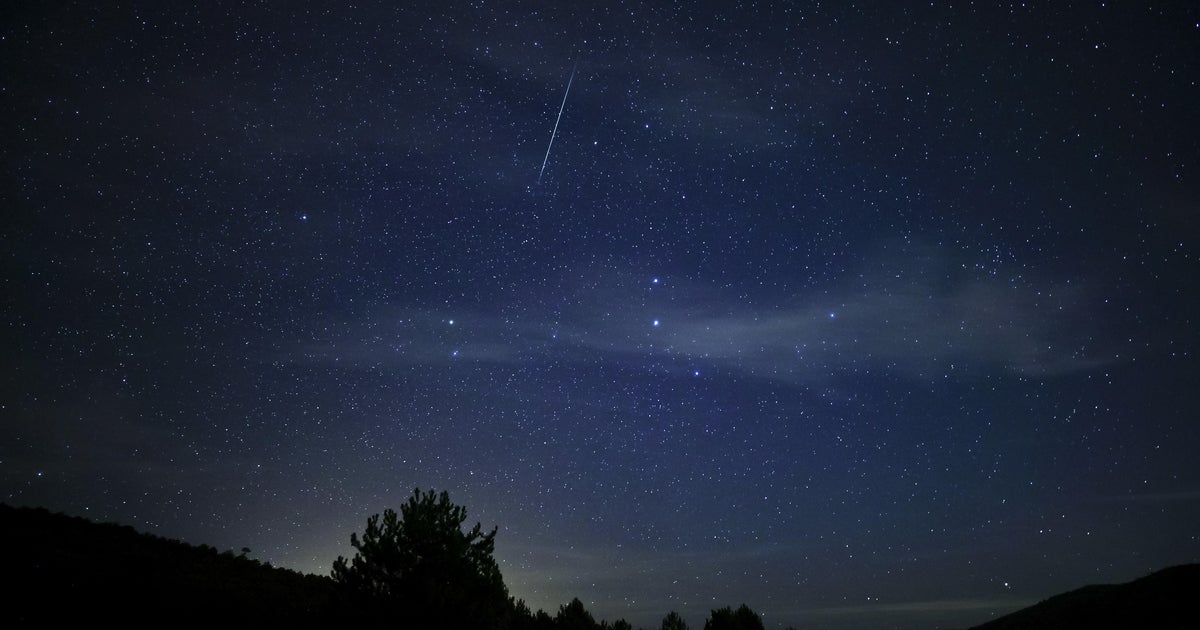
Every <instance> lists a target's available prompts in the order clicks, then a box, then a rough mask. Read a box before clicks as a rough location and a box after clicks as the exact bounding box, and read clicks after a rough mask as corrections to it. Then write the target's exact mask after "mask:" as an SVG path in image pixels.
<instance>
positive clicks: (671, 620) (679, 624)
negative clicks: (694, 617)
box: [661, 610, 689, 630]
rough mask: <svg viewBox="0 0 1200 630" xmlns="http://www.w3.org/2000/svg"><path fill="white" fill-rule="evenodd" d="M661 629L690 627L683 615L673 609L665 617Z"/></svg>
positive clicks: (685, 629)
mask: <svg viewBox="0 0 1200 630" xmlns="http://www.w3.org/2000/svg"><path fill="white" fill-rule="evenodd" d="M661 630H689V628H688V625H687V622H685V621H684V620H683V617H680V616H679V613H677V612H675V611H674V610H672V611H671V612H669V613H667V616H666V617H663V620H662V627H661Z"/></svg>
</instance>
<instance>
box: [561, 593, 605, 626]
mask: <svg viewBox="0 0 1200 630" xmlns="http://www.w3.org/2000/svg"><path fill="white" fill-rule="evenodd" d="M554 626H555V627H556V628H558V630H596V629H598V628H599V627H600V624H598V623H596V618H595V617H593V616H592V613H590V612H588V610H587V608H584V606H583V602H581V601H579V598H578V597H576V598H573V599H572V600H571V601H570V603H567V604H564V605H562V606H560V607H559V609H558V615H557V616H555V617H554Z"/></svg>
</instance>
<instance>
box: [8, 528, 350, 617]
mask: <svg viewBox="0 0 1200 630" xmlns="http://www.w3.org/2000/svg"><path fill="white" fill-rule="evenodd" d="M0 540H3V544H4V546H5V549H4V557H5V558H6V560H7V562H6V564H7V567H6V568H7V569H8V570H9V575H10V584H11V586H10V587H9V590H8V592H7V593H6V595H7V597H6V598H5V599H6V601H7V602H8V604H7V605H6V606H5V609H6V611H5V619H4V623H3V625H5V626H8V627H34V626H41V627H45V626H50V625H56V624H54V623H53V622H64V621H81V622H82V621H101V620H111V621H118V622H120V623H123V624H127V625H129V624H132V625H137V626H142V625H150V624H155V625H160V624H164V623H168V624H176V623H184V624H187V625H194V624H197V623H223V624H230V623H232V624H235V625H239V626H241V625H248V624H265V625H269V626H274V627H280V626H283V625H285V624H286V625H288V626H314V625H319V624H320V623H321V622H322V621H324V620H327V619H328V615H329V611H330V610H331V608H330V605H331V601H332V597H333V583H332V581H331V580H330V579H329V578H325V577H320V576H315V575H304V574H301V573H297V572H295V571H291V570H287V569H279V568H274V567H271V566H270V565H268V564H264V563H261V562H259V561H257V560H252V559H249V558H245V557H239V556H237V555H234V553H233V552H232V551H226V552H224V553H219V552H218V551H217V550H216V549H213V548H212V547H208V546H207V545H201V546H199V547H196V546H192V545H189V544H186V543H183V542H180V541H177V540H169V539H165V538H159V537H156V536H152V535H149V534H142V533H139V532H137V531H135V530H134V529H133V528H132V527H127V526H120V525H112V524H96V523H92V522H90V521H87V520H84V519H82V518H75V517H70V516H65V515H62V514H52V513H50V512H48V511H46V510H43V509H28V508H13V507H10V506H7V505H0Z"/></svg>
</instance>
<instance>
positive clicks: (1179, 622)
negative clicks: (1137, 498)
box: [972, 564, 1200, 630]
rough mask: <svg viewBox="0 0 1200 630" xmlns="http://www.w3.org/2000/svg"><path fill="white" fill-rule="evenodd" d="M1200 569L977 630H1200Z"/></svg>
mask: <svg viewBox="0 0 1200 630" xmlns="http://www.w3.org/2000/svg"><path fill="white" fill-rule="evenodd" d="M1198 597H1200V564H1185V565H1180V566H1176V567H1170V568H1167V569H1163V570H1162V571H1158V572H1156V573H1152V574H1150V575H1147V576H1146V577H1143V578H1139V579H1137V580H1134V581H1132V582H1127V583H1125V584H1102V585H1094V586H1085V587H1083V588H1080V589H1076V590H1074V591H1070V592H1067V593H1063V594H1061V595H1055V596H1054V597H1051V598H1050V599H1047V600H1045V601H1043V602H1040V603H1038V604H1035V605H1033V606H1030V607H1029V608H1025V609H1023V610H1018V611H1017V612H1015V613H1012V614H1011V615H1006V616H1004V617H1001V618H999V619H997V620H995V621H990V622H988V623H985V624H983V625H981V626H976V627H975V628H972V630H1085V629H1086V630H1095V629H1097V628H1155V629H1159V628H1161V629H1176V628H1178V629H1180V630H1183V629H1189V630H1190V629H1191V628H1200V607H1197V598H1198Z"/></svg>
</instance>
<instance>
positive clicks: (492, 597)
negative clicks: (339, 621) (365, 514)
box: [333, 489, 509, 628]
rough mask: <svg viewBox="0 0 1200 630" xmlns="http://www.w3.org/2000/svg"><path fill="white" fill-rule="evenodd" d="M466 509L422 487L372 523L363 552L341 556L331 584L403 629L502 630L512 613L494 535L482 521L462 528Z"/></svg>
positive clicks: (357, 544) (354, 540)
mask: <svg viewBox="0 0 1200 630" xmlns="http://www.w3.org/2000/svg"><path fill="white" fill-rule="evenodd" d="M466 519H467V511H466V508H463V507H461V506H457V505H454V504H453V503H451V502H450V496H449V495H448V494H447V493H445V492H443V493H441V494H440V495H435V494H434V492H433V491H432V490H431V491H429V492H428V493H425V494H422V493H421V491H420V490H419V489H417V490H414V491H413V496H411V497H409V500H408V502H407V503H405V504H404V505H402V506H400V513H399V514H397V513H396V512H395V511H394V510H390V509H389V510H386V511H384V513H383V519H382V521H381V520H380V517H379V515H378V514H376V515H373V516H371V517H370V518H368V519H367V528H366V530H365V531H364V532H363V536H362V538H361V539H360V538H359V537H358V536H357V535H356V534H351V535H350V544H351V546H353V547H354V548H355V549H356V550H357V553H355V555H354V558H353V559H351V560H349V561H347V560H346V558H343V557H341V556H338V559H337V561H335V562H334V564H333V580H334V582H336V583H337V584H338V585H340V586H341V587H342V588H343V589H345V591H346V592H347V593H349V594H350V596H351V598H352V599H353V600H354V601H355V603H357V604H358V605H360V606H362V607H364V609H365V610H364V611H363V612H364V614H366V616H368V617H371V618H376V619H378V620H381V621H387V622H393V623H398V624H400V625H402V626H414V627H430V628H433V627H438V628H499V627H502V626H504V625H505V621H506V618H507V615H506V613H507V612H508V610H509V601H508V589H507V588H506V587H505V586H504V580H503V579H502V577H501V575H500V568H499V566H497V564H496V561H495V560H494V559H493V558H492V552H493V550H494V547H495V542H494V539H495V537H496V530H495V529H492V531H491V532H489V533H486V534H484V533H483V532H482V531H481V529H480V528H481V526H480V525H479V524H478V523H477V524H476V525H475V527H474V528H473V529H472V530H470V531H469V532H464V531H463V530H462V524H463V522H464V521H465V520H466Z"/></svg>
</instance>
